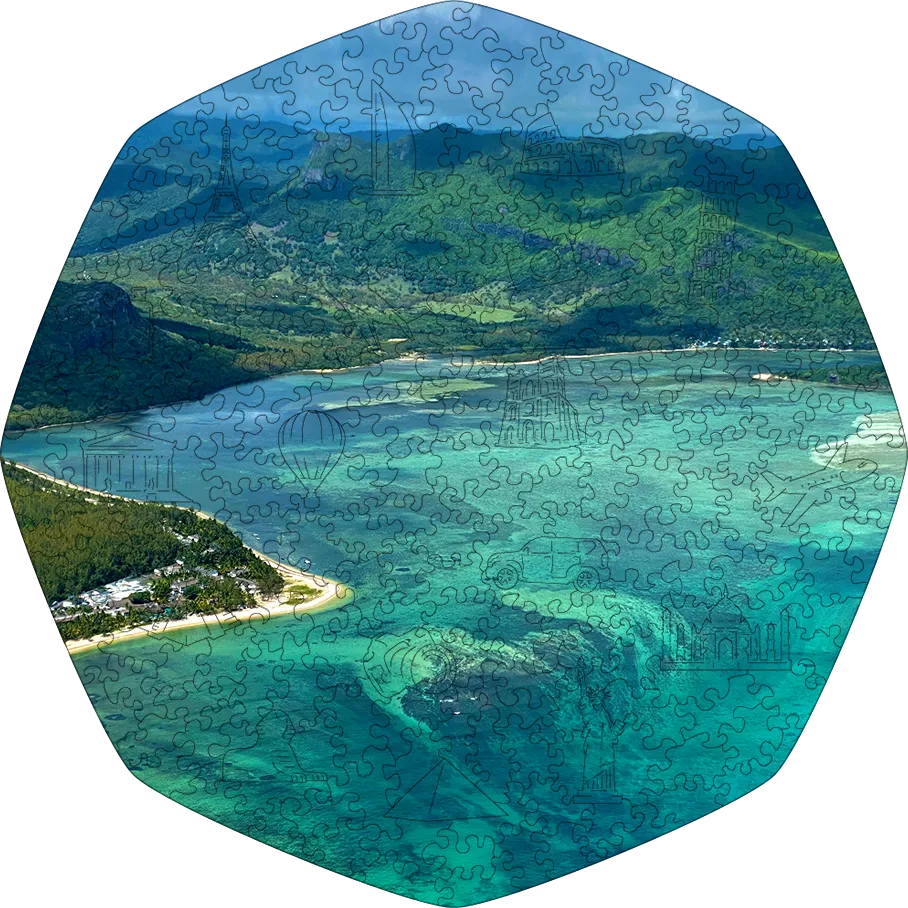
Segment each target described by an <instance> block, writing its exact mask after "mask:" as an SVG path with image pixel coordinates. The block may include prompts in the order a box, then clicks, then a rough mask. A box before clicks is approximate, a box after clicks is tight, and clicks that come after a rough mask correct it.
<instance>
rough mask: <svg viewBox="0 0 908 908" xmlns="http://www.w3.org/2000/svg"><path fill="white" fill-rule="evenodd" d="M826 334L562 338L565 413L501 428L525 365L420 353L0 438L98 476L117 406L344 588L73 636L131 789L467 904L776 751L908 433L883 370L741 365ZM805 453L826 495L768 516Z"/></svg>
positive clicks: (752, 768) (565, 864) (599, 850)
mask: <svg viewBox="0 0 908 908" xmlns="http://www.w3.org/2000/svg"><path fill="white" fill-rule="evenodd" d="M845 361H847V362H849V363H855V364H870V363H873V362H876V361H877V360H876V356H875V354H872V353H838V352H825V353H824V352H812V353H806V352H801V353H797V352H771V351H735V350H721V349H711V350H699V351H678V352H674V353H669V354H616V355H599V356H588V357H576V358H568V359H564V360H560V363H561V368H562V370H563V379H564V389H563V390H564V397H565V398H566V399H567V401H568V402H569V403H570V405H571V407H572V408H573V410H574V411H576V422H577V435H576V437H571V438H568V439H567V440H566V441H565V440H564V439H559V438H552V437H546V434H545V432H544V431H536V430H535V429H534V428H533V427H531V429H530V431H529V433H528V434H527V435H525V436H524V437H522V438H521V437H520V435H519V432H520V431H522V429H521V425H522V423H524V422H526V420H522V419H518V421H517V423H516V425H517V433H518V434H515V435H512V436H511V438H510V442H509V440H508V437H507V434H506V432H505V431H503V430H504V429H506V428H507V424H506V419H507V415H508V410H507V406H508V398H507V395H508V379H509V376H510V378H511V382H512V385H513V384H514V383H515V382H518V381H520V380H521V378H522V381H523V385H522V386H521V387H522V388H523V390H524V391H528V388H527V384H526V383H527V382H528V381H530V380H532V378H533V375H534V374H535V373H534V367H528V366H526V365H524V366H503V365H495V364H488V363H482V362H480V361H478V360H477V359H474V358H472V357H471V356H469V355H468V354H462V355H459V356H456V357H447V358H445V357H413V358H409V359H406V360H397V361H393V362H386V363H383V364H380V365H376V366H372V367H366V368H360V369H350V370H343V371H338V372H320V373H299V374H294V375H283V376H278V377H275V378H272V379H269V380H267V381H261V382H256V383H250V384H248V385H244V386H240V387H237V388H230V389H225V390H222V391H220V392H218V393H216V394H213V395H211V396H210V397H208V398H206V399H204V400H202V401H195V402H188V403H183V404H178V405H174V406H167V407H163V408H156V409H153V410H149V411H144V412H142V413H136V414H130V415H128V416H124V417H119V418H111V419H101V420H95V421H93V422H90V423H85V424H80V425H77V426H60V427H53V428H48V429H44V430H40V431H34V432H28V433H7V435H6V437H5V439H4V444H3V456H4V457H5V458H7V459H12V460H16V461H19V462H21V463H23V464H25V465H27V466H30V467H33V468H35V469H38V470H41V471H43V472H46V473H49V474H52V475H54V476H57V477H60V478H64V479H67V480H70V481H73V482H76V483H80V484H87V485H89V486H92V482H91V481H88V480H93V479H94V478H96V475H98V474H94V473H92V471H91V470H90V469H87V468H86V460H85V457H84V448H85V446H86V445H92V444H93V443H95V442H97V441H98V440H99V439H104V438H107V437H108V436H111V435H113V434H114V433H116V432H118V431H119V430H120V429H121V428H125V429H128V430H129V431H130V432H131V433H133V434H134V435H135V436H139V437H144V438H147V439H151V441H150V442H149V444H150V445H152V446H153V445H154V443H155V442H160V443H163V450H164V452H165V453H164V455H163V456H164V457H165V458H168V457H169V458H170V459H171V465H172V479H171V482H170V484H171V486H172V488H173V489H174V490H177V491H178V492H179V494H180V495H181V496H183V497H184V498H185V499H186V500H187V501H190V502H192V503H194V504H195V505H197V506H198V507H199V508H200V509H201V510H204V511H206V512H208V513H211V514H214V515H216V516H217V517H218V518H220V519H222V520H225V521H226V522H227V523H228V524H229V525H230V526H231V527H232V528H233V529H235V530H236V531H237V532H238V533H239V534H240V535H241V536H242V537H243V539H244V541H245V542H246V543H248V544H249V545H251V546H253V547H254V548H256V549H258V550H259V551H261V552H263V553H265V554H267V555H270V556H272V557H274V558H277V559H279V560H281V561H284V562H286V563H288V564H291V565H294V566H296V567H299V568H302V569H304V570H307V571H312V572H314V573H316V574H320V575H323V576H327V577H331V578H333V579H335V580H338V581H341V582H342V583H344V584H346V585H348V586H350V587H351V588H352V589H353V591H354V597H353V600H352V601H351V602H349V603H348V604H346V605H344V606H343V607H341V608H338V609H335V610H332V611H329V612H324V613H321V614H315V615H299V616H297V617H293V616H284V617H279V618H274V619H271V620H269V621H267V622H258V621H253V622H249V623H245V624H242V625H238V626H234V627H231V628H229V629H227V630H225V632H224V633H222V634H218V633H216V632H212V631H211V630H210V629H208V628H205V629H198V630H188V631H186V632H185V634H176V635H162V636H160V637H158V638H155V639H141V640H128V641H123V642H121V643H118V644H117V645H115V646H112V647H109V648H106V649H104V648H101V649H98V650H95V651H92V652H88V653H82V654H78V655H76V656H75V657H74V662H75V665H76V667H77V669H78V671H79V674H80V677H81V679H82V681H83V683H84V685H85V688H86V691H87V693H88V695H89V696H90V698H91V699H92V702H93V703H94V705H95V708H96V710H97V712H98V715H99V717H100V719H101V721H102V722H103V724H104V727H105V729H106V731H107V732H108V734H109V735H110V737H111V739H112V740H113V742H114V744H115V746H116V748H117V750H118V753H119V754H120V756H121V758H122V759H123V761H124V762H125V763H126V765H127V766H128V767H129V768H130V770H131V771H133V772H134V773H135V774H136V775H137V776H138V777H139V778H141V779H142V780H143V781H144V782H146V784H148V785H150V786H151V787H152V788H154V789H156V790H158V791H160V792H162V793H163V794H165V795H167V796H168V797H171V798H173V799H174V800H177V801H179V802H180V803H182V804H185V805H186V806H188V807H190V808H192V809H194V810H196V811H198V812H200V813H202V814H204V815H207V816H210V817H212V818H214V819H216V820H218V821H219V822H222V823H224V824H225V825H228V826H230V827H232V828H234V829H237V830H238V831H240V832H242V833H244V834H247V835H251V836H253V837H255V838H257V839H260V840H262V841H265V842H267V843H269V844H271V845H274V846H275V847H278V848H281V849H283V850H285V851H288V852H290V853H293V854H296V855H298V856H299V857H301V858H304V859H306V860H309V861H312V862H314V863H317V864H320V865H322V866H325V867H328V868H329V869H335V870H338V871H339V872H344V873H346V874H348V875H351V876H354V877H355V878H358V879H361V880H363V881H365V882H368V883H370V884H372V885H376V886H379V887H382V888H385V889H389V890H392V891H395V892H398V893H401V894H403V895H407V896H410V897H413V898H417V899H420V900H422V901H426V902H429V903H433V904H449V905H466V904H472V903H475V902H478V901H485V900H487V899H490V898H493V897H496V896H502V895H506V894H509V893H511V892H515V891H518V890H520V889H524V888H527V887H529V886H532V885H536V884H538V883H540V882H543V881H545V880H546V879H548V878H553V877H555V876H561V875H563V874H564V873H566V872H569V871H570V870H573V869H579V868H580V867H582V866H586V865H587V864H590V863H595V862H597V861H599V860H602V859H604V858H607V857H610V856H612V855H614V854H617V853H620V852H621V851H624V850H627V849H628V848H631V847H634V846H635V845H638V844H642V843H643V842H645V841H648V840H649V839H652V838H654V837H655V836H656V835H660V834H662V833H664V832H668V831H671V830H672V829H673V828H676V827H677V826H680V825H683V824H684V823H687V822H690V821H691V820H692V819H694V818H696V817H697V816H701V815H703V814H705V813H707V812H709V811H711V810H715V809H717V808H718V807H721V806H722V805H724V804H727V803H729V802H730V801H732V800H734V799H735V798H737V797H740V796H742V795H743V794H745V793H747V792H748V791H750V790H752V789H753V788H755V787H756V786H757V785H759V784H760V783H762V782H763V781H765V780H766V779H768V778H770V777H771V776H772V775H773V774H774V773H775V772H776V771H778V769H779V768H780V766H781V765H782V763H783V762H784V760H785V758H786V757H787V755H788V753H789V752H790V750H791V748H792V746H793V745H794V742H795V741H796V739H797V736H798V735H799V734H800V732H801V730H802V729H803V727H804V724H805V723H806V721H807V719H808V717H809V715H810V712H811V710H812V709H813V706H814V705H815V703H816V700H817V697H818V696H819V693H820V691H821V690H822V686H823V683H824V680H825V678H826V676H827V675H828V673H829V671H830V669H831V668H832V665H833V663H834V662H835V659H836V657H837V655H838V653H839V651H840V648H841V646H842V643H843V641H844V638H845V635H846V634H847V630H848V628H849V626H850V624H851V621H852V619H853V617H854V614H855V611H856V609H857V606H858V604H859V602H860V600H861V596H862V595H863V592H864V589H865V587H866V584H867V582H868V580H869V577H870V573H871V571H872V569H873V566H874V564H875V561H876V558H877V556H878V553H879V549H880V546H881V544H882V540H883V537H884V536H885V532H886V528H887V526H888V522H889V519H890V517H891V514H892V512H893V510H894V507H895V501H896V498H897V495H898V493H899V490H900V488H901V484H902V480H903V476H904V471H905V460H906V448H905V439H904V432H903V430H902V428H901V423H900V421H899V418H898V412H897V408H896V404H895V401H894V399H893V397H892V395H891V393H890V392H888V391H886V390H869V389H856V388H848V387H842V386H835V385H826V384H819V383H807V382H799V381H790V380H785V379H783V380H770V381H760V380H755V379H753V378H752V376H754V375H758V374H761V373H776V372H778V371H780V370H782V369H786V368H787V369H790V370H794V369H800V368H808V366H809V367H810V368H825V367H826V366H827V365H828V366H829V368H830V369H831V368H832V367H833V366H834V365H839V364H841V363H842V362H845ZM560 393H561V392H560V390H559V389H558V388H557V387H555V388H554V389H549V391H547V392H546V394H547V395H548V397H546V396H545V395H543V396H542V397H539V394H538V389H533V390H532V399H533V400H534V401H536V403H537V405H544V402H545V400H546V399H550V400H551V401H553V402H555V401H556V398H558V397H559V395H560ZM528 400H529V397H528V398H527V399H526V400H522V401H521V402H520V405H521V406H524V405H525V403H526V402H527V401H528ZM303 409H309V410H318V411H321V412H323V413H329V414H331V415H332V416H333V418H334V419H335V420H336V422H337V424H339V425H340V426H342V428H343V445H342V450H341V451H340V453H339V454H338V456H337V458H336V463H334V464H332V465H331V466H330V469H326V470H325V471H324V472H325V475H324V476H323V477H322V479H321V482H320V484H318V485H317V488H313V487H312V486H313V483H311V482H310V483H309V484H308V487H306V484H305V483H302V482H301V481H300V478H299V476H298V475H296V474H295V473H294V471H293V469H292V458H295V459H296V462H297V463H299V462H312V463H320V462H321V461H320V460H319V458H324V457H325V450H324V449H325V441H324V438H322V441H321V443H319V441H318V439H316V438H315V437H314V436H311V437H303V438H301V439H299V438H297V439H294V438H291V439H290V440H289V442H288V440H287V438H286V436H285V438H284V447H283V451H282V445H281V427H282V426H283V425H285V424H286V423H287V421H288V420H289V419H291V418H292V417H293V416H294V415H295V414H297V413H299V412H300V411H301V410H303ZM518 415H520V414H518ZM537 425H538V424H537ZM568 434H570V433H568ZM843 443H845V444H844V445H843ZM288 445H290V446H293V451H292V458H288V456H287V455H288ZM307 446H308V447H307ZM102 447H103V446H102ZM127 455H128V457H129V458H132V457H133V456H136V451H134V450H130V451H128V452H127ZM111 456H113V455H111ZM868 463H869V464H872V467H867V466H866V464H868ZM862 464H863V465H864V466H861V465H862ZM820 471H823V472H820ZM812 474H815V479H814V480H811V481H809V482H807V483H806V486H805V484H804V483H802V484H801V485H797V484H796V483H794V482H791V483H789V482H788V481H789V480H796V479H798V478H799V477H805V476H808V475H812ZM774 477H781V478H782V479H783V480H784V481H785V483H787V484H788V486H790V487H791V489H792V491H785V490H784V489H785V488H786V485H785V484H783V486H782V490H781V491H780V490H779V487H778V485H777V484H776V485H775V486H774V484H773V483H774V482H775V480H774ZM811 482H813V484H814V485H818V487H819V488H821V490H822V494H817V500H816V502H815V503H813V504H811V502H810V500H807V502H806V504H807V505H808V507H807V508H806V510H804V512H803V519H801V520H797V521H795V524H794V525H786V520H787V519H788V517H789V516H790V515H791V514H793V513H795V514H796V513H798V507H799V505H801V506H802V507H803V505H804V502H803V501H802V498H803V496H802V494H801V491H800V490H801V489H802V487H804V488H807V487H810V488H812V487H813V486H811ZM94 487H99V488H103V487H104V486H103V485H102V486H98V485H95V486H94ZM158 488H159V487H158ZM127 494H129V493H127ZM133 494H134V495H135V497H146V498H148V497H152V496H153V495H154V494H156V489H151V490H150V489H149V488H148V487H147V486H142V487H137V488H136V489H135V491H134V493H133ZM502 566H505V567H506V568H507V569H504V568H503V567H502ZM581 569H585V570H586V573H585V574H583V576H581V575H580V573H579V571H580V570H581ZM35 605H36V607H40V605H39V604H38V603H35ZM698 647H700V649H699V650H698ZM704 647H705V648H706V649H708V650H709V652H706V651H705V650H704ZM845 733H847V730H846V732H845Z"/></svg>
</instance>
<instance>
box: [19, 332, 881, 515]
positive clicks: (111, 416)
mask: <svg viewBox="0 0 908 908" xmlns="http://www.w3.org/2000/svg"><path fill="white" fill-rule="evenodd" d="M389 340H391V339H390V338H389ZM719 350H722V351H726V350H728V351H733V350H740V351H742V352H745V353H790V352H797V353H875V354H876V355H877V356H879V350H877V349H876V348H875V347H874V348H873V349H872V350H863V349H853V348H850V347H725V346H722V345H719V346H715V347H667V348H663V349H658V350H610V351H607V352H603V353H567V354H563V353H550V354H547V355H546V356H542V357H540V358H539V359H527V360H519V361H516V360H496V359H476V360H473V363H472V365H474V366H501V367H503V368H504V367H507V366H534V365H536V364H537V363H541V362H543V361H544V360H547V359H552V358H553V357H555V356H561V357H563V358H564V359H593V358H596V357H607V356H646V355H648V354H657V353H700V352H709V351H719ZM472 356H473V354H472V353H469V352H467V353H462V354H461V353H456V352H455V353H420V352H412V353H405V354H403V355H402V356H396V357H394V358H392V359H380V360H376V361H375V362H371V363H360V364H359V365H358V366H333V367H326V368H324V369H296V370H291V371H290V372H278V373H275V374H274V375H270V376H267V377H265V378H261V379H250V380H249V381H248V382H246V381H244V382H240V383H239V384H238V385H228V387H242V386H244V385H249V384H255V382H256V381H265V380H267V379H270V378H287V377H288V376H292V375H333V374H337V373H343V372H355V371H356V370H357V369H372V368H374V367H375V366H384V365H390V364H391V363H395V362H402V361H404V362H407V361H409V362H413V361H418V360H421V359H430V358H432V357H442V358H444V357H451V358H453V357H460V358H468V357H472ZM220 390H223V389H220ZM217 393H218V391H212V392H209V394H207V395H204V396H203V397H209V396H211V395H212V394H217ZM201 399H203V398H194V399H187V400H175V401H171V402H170V403H167V404H160V405H158V406H156V407H148V408H145V410H139V411H138V412H140V413H144V412H146V410H149V409H155V410H163V409H165V408H167V407H179V406H180V405H182V404H191V403H198V401H199V400H201ZM135 412H136V411H132V410H126V411H123V412H122V413H107V414H105V415H103V416H94V417H90V418H89V419H78V420H73V421H71V422H60V423H47V424H45V425H41V426H19V427H16V428H14V429H10V430H9V431H11V432H41V431H44V430H45V429H60V428H63V427H67V426H68V427H72V426H83V425H88V424H89V423H93V422H97V421H98V420H99V419H108V420H111V421H115V420H118V419H122V418H124V417H127V416H130V415H134V414H135ZM38 475H44V474H41V473H39V474H38ZM48 478H50V477H48ZM75 488H80V487H79V486H76V487H75ZM129 500H130V501H131V500H132V499H129Z"/></svg>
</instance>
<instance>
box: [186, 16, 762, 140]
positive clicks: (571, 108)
mask: <svg viewBox="0 0 908 908" xmlns="http://www.w3.org/2000/svg"><path fill="white" fill-rule="evenodd" d="M373 81H377V82H379V83H381V85H382V86H383V87H384V88H385V89H386V90H387V91H388V92H389V93H390V94H391V95H392V96H393V97H394V98H395V99H396V100H397V101H398V102H399V103H401V104H402V105H403V107H404V109H405V110H406V112H407V116H408V117H409V118H410V120H411V121H412V122H413V123H414V124H415V125H417V126H419V127H420V128H422V129H428V128H430V127H431V126H433V125H435V124H438V123H445V122H449V123H456V124H457V125H458V126H461V127H470V128H472V129H478V130H482V131H501V130H503V129H506V128H510V129H512V130H515V131H522V130H524V129H525V128H526V126H527V125H528V124H529V123H530V122H532V120H534V119H535V118H536V117H538V116H540V115H542V114H544V113H546V112H547V111H548V112H551V113H552V115H553V116H554V117H555V120H556V122H557V123H558V124H559V126H560V128H561V131H562V133H564V134H565V135H578V134H580V133H581V132H584V133H586V134H589V135H607V136H617V137H624V136H626V135H629V134H632V133H634V132H663V131H671V132H683V133H688V134H692V135H700V136H709V137H710V138H713V139H719V138H722V137H723V136H731V135H763V134H764V127H762V126H761V125H760V124H759V123H758V122H757V121H755V120H753V119H751V118H749V117H746V116H745V115H743V114H742V113H740V112H739V111H736V110H734V109H732V108H729V107H728V106H727V105H726V104H724V103H722V102H721V101H719V100H717V99H716V98H714V97H712V96H711V95H708V94H706V93H704V92H700V91H697V90H695V89H692V88H690V87H688V86H686V85H684V84H683V83H681V82H678V81H677V80H673V79H671V78H670V77H669V76H666V75H665V74H663V73H660V72H658V71H656V70H653V69H650V68H649V67H646V66H643V65H641V64H639V63H636V62H633V61H629V60H628V59H627V58H625V57H621V56H620V55H618V54H614V53H612V52H611V51H608V50H605V49H603V48H600V47H597V46H596V45H594V44H589V43H587V42H586V41H582V40H579V39H578V38H574V37H571V36H568V35H564V34H562V33H560V32H558V31H556V30H554V29H550V28H547V27H544V26H542V25H539V24H537V23H535V22H532V21H530V20H528V19H521V18H519V17H517V16H512V15H510V14H508V13H503V12H500V11H498V10H492V9H489V8H487V7H482V6H475V5H470V4H465V3H457V2H447V3H438V4H434V5H431V6H424V7H420V8H417V9H414V10H410V11H408V12H405V13H402V14H400V15H397V16H393V17H390V18H387V19H382V20H379V21H377V22H373V23H370V24H368V25H364V26H362V27H361V28H358V29H354V30H353V31H350V32H346V33H344V34H343V35H338V36H337V37H334V38H331V39H329V40H327V41H323V42H321V43H320V44H315V45H313V46H311V47H308V48H304V49H302V50H300V51H297V52H296V53H293V54H290V55H288V56H286V57H283V58H281V59H279V60H275V61H273V62H271V63H269V64H267V65H265V66H263V67H260V68H259V69H258V70H254V71H252V72H249V73H246V74H244V75H243V76H240V77H238V78H236V79H233V80H231V81H230V82H227V83H225V84H224V85H222V86H218V87H216V88H214V89H212V90H210V91H207V92H203V93H202V95H200V96H199V97H198V98H195V99H192V100H190V101H188V102H186V103H185V104H181V105H180V106H179V107H178V108H176V110H177V111H178V112H179V113H181V114H189V113H192V114H196V113H200V114H201V115H202V116H206V117H207V116H208V115H213V116H220V115H223V113H225V112H226V113H230V114H231V115H236V114H239V115H244V113H243V112H244V111H247V112H255V113H256V114H258V115H259V116H260V117H261V118H262V119H267V120H272V119H282V118H286V119H289V120H292V121H296V122H299V123H301V124H303V125H304V126H307V127H313V126H314V127H318V128H319V129H322V130H326V131H329V132H339V131H353V130H362V129H367V128H368V127H369V123H370V119H369V108H370V99H371V84H372V82H373ZM392 125H393V126H399V127H403V126H404V125H405V123H404V118H403V116H401V115H397V116H396V117H395V118H394V120H393V121H392ZM765 132H766V133H767V134H769V135H770V136H771V133H769V131H768V130H766V131H765Z"/></svg>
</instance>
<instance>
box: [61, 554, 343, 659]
mask: <svg viewBox="0 0 908 908" xmlns="http://www.w3.org/2000/svg"><path fill="white" fill-rule="evenodd" d="M256 554H257V555H259V554H260V553H258V552H256ZM260 557H261V556H260ZM269 560H270V559H269ZM285 567H286V566H285ZM289 570H290V571H293V573H294V575H295V576H294V578H293V579H296V580H301V579H305V580H307V581H308V582H309V583H310V584H311V585H315V584H316V580H318V581H321V583H320V584H319V585H320V586H321V585H327V586H326V588H325V589H324V590H323V591H322V592H321V593H319V595H318V596H316V597H315V599H311V600H310V601H308V602H302V603H300V604H299V605H289V604H287V603H285V602H281V601H280V600H278V599H268V600H266V601H264V602H260V603H257V604H256V605H254V606H250V607H249V608H246V609H241V610H239V611H236V612H218V613H217V614H216V615H190V616H189V617H188V618H179V619H177V620H176V621H168V620H166V619H163V620H160V621H156V622H155V623H154V624H142V625H139V626H137V627H130V628H124V629H123V630H121V631H113V632H112V633H110V634H99V635H98V636H96V637H89V639H87V640H67V641H66V649H67V650H68V651H69V654H70V655H71V656H72V655H75V654H76V653H82V652H86V651H87V650H92V649H96V648H98V647H104V648H107V647H108V646H111V645H113V644H114V643H120V642H121V641H123V640H135V639H137V638H141V637H163V635H165V634H170V633H173V632H174V631H182V630H188V629H190V628H193V627H206V628H207V629H208V631H209V636H210V637H212V638H217V637H221V636H223V635H224V634H225V633H226V632H227V631H228V630H229V629H230V628H231V627H232V626H233V625H235V624H239V623H241V622H243V621H252V620H254V619H256V618H258V619H259V620H260V621H268V620H269V619H271V618H277V617H280V616H283V615H294V616H297V615H302V614H304V613H316V612H324V611H327V610H328V609H332V608H337V607H338V606H340V605H343V604H344V600H345V599H346V598H347V596H348V595H349V592H350V591H349V589H348V587H346V586H344V585H343V584H342V583H334V582H333V581H330V580H325V579H324V578H322V577H318V576H317V575H315V574H305V573H303V572H302V571H296V570H294V569H293V568H290V569H289ZM281 573H284V571H281Z"/></svg>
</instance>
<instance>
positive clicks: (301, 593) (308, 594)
mask: <svg viewBox="0 0 908 908" xmlns="http://www.w3.org/2000/svg"><path fill="white" fill-rule="evenodd" d="M284 594H285V599H284V601H285V602H286V603H287V605H302V604H303V603H304V602H309V600H310V599H314V598H315V597H316V596H317V595H318V590H317V589H315V588H314V587H311V586H309V585H308V584H306V583H294V584H291V585H290V586H288V587H285V588H284Z"/></svg>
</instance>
